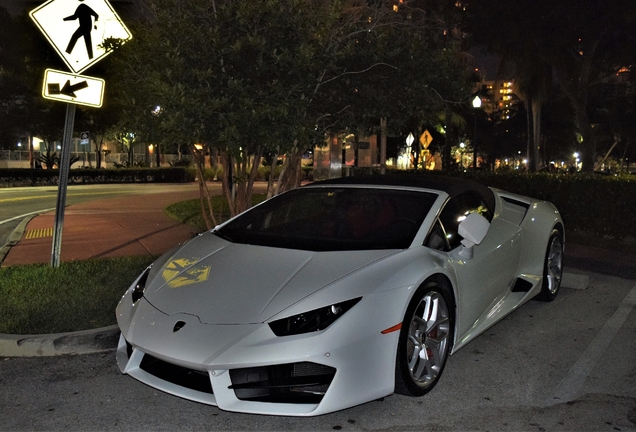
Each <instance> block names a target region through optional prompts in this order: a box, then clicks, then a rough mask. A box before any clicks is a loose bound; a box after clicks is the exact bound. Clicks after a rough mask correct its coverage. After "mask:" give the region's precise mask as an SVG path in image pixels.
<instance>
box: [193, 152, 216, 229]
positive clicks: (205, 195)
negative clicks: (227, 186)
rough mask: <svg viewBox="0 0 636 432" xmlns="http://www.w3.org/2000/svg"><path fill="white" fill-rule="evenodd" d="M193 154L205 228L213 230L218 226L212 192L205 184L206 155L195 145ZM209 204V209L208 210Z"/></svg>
mask: <svg viewBox="0 0 636 432" xmlns="http://www.w3.org/2000/svg"><path fill="white" fill-rule="evenodd" d="M192 154H193V155H194V164H195V166H196V168H197V178H198V180H199V201H200V202H201V215H202V216H203V221H204V222H205V227H206V228H207V229H208V230H211V229H212V228H214V227H215V226H216V225H217V222H216V218H215V217H214V209H213V208H212V199H211V198H210V191H209V190H208V186H207V184H206V183H205V171H204V169H203V168H204V160H205V159H204V157H205V156H204V155H203V154H202V152H201V151H199V150H197V149H196V147H194V145H193V146H192ZM206 202H207V209H206V205H205V204H206Z"/></svg>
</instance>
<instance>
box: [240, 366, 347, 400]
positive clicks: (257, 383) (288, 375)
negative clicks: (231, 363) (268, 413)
mask: <svg viewBox="0 0 636 432" xmlns="http://www.w3.org/2000/svg"><path fill="white" fill-rule="evenodd" d="M335 374H336V369H335V368H332V367H329V366H324V365H320V364H317V363H310V362H302V363H290V364H282V365H274V366H262V367H254V368H243V369H233V370H230V378H231V379H232V385H231V386H230V387H229V388H230V389H233V390H234V393H235V395H236V397H237V398H238V399H241V400H244V401H253V402H276V403H312V404H315V403H320V401H321V400H322V398H323V396H324V395H325V393H326V392H327V389H328V388H329V385H330V384H331V381H332V380H333V377H334V376H335Z"/></svg>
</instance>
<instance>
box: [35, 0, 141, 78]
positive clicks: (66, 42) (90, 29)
mask: <svg viewBox="0 0 636 432" xmlns="http://www.w3.org/2000/svg"><path fill="white" fill-rule="evenodd" d="M29 15H30V16H31V19H32V20H33V21H34V22H35V24H36V25H37V26H38V27H39V29H40V30H41V31H42V33H43V34H44V36H46V38H47V39H48V40H49V42H50V43H51V45H53V47H54V48H55V50H56V51H57V52H58V54H59V55H60V56H61V57H62V59H63V60H64V62H65V63H66V65H67V66H68V67H69V68H70V69H71V71H73V72H74V73H76V74H77V73H80V72H82V71H84V70H86V69H87V68H89V67H90V66H92V65H93V64H95V63H97V62H98V61H99V60H101V59H102V58H103V57H104V56H106V55H108V54H109V51H106V49H105V48H104V47H103V43H104V41H105V40H106V39H109V38H114V39H120V40H123V41H127V40H129V39H131V38H132V35H131V34H130V31H128V29H127V28H126V26H125V25H124V23H123V22H122V21H121V19H120V18H119V16H118V15H117V13H116V12H115V10H114V9H113V8H112V6H111V5H110V3H108V1H107V0H49V1H47V2H45V3H44V4H42V5H40V6H39V7H37V8H35V9H33V10H32V11H31V12H30V13H29Z"/></svg>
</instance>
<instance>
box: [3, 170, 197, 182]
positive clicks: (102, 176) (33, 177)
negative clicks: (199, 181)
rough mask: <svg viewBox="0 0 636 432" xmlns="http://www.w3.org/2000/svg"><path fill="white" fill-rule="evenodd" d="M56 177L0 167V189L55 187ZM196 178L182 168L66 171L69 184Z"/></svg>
mask: <svg viewBox="0 0 636 432" xmlns="http://www.w3.org/2000/svg"><path fill="white" fill-rule="evenodd" d="M58 176H59V170H57V169H53V170H48V169H25V168H0V187H14V186H44V185H56V184H57V181H58ZM195 176H196V172H195V171H194V170H193V169H191V168H185V167H165V168H109V169H96V168H78V169H72V170H70V171H69V176H68V183H69V184H97V183H151V182H152V183H184V182H193V181H194V180H195Z"/></svg>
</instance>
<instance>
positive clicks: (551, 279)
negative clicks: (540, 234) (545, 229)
mask: <svg viewBox="0 0 636 432" xmlns="http://www.w3.org/2000/svg"><path fill="white" fill-rule="evenodd" d="M562 277H563V235H562V234H561V232H560V231H559V230H557V229H555V230H552V233H551V234H550V240H549V241H548V250H547V251H546V253H545V261H544V264H543V285H542V286H541V292H540V293H539V295H538V296H537V299H539V300H542V301H552V300H554V299H555V298H556V296H557V294H558V293H559V288H560V287H561V278H562Z"/></svg>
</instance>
